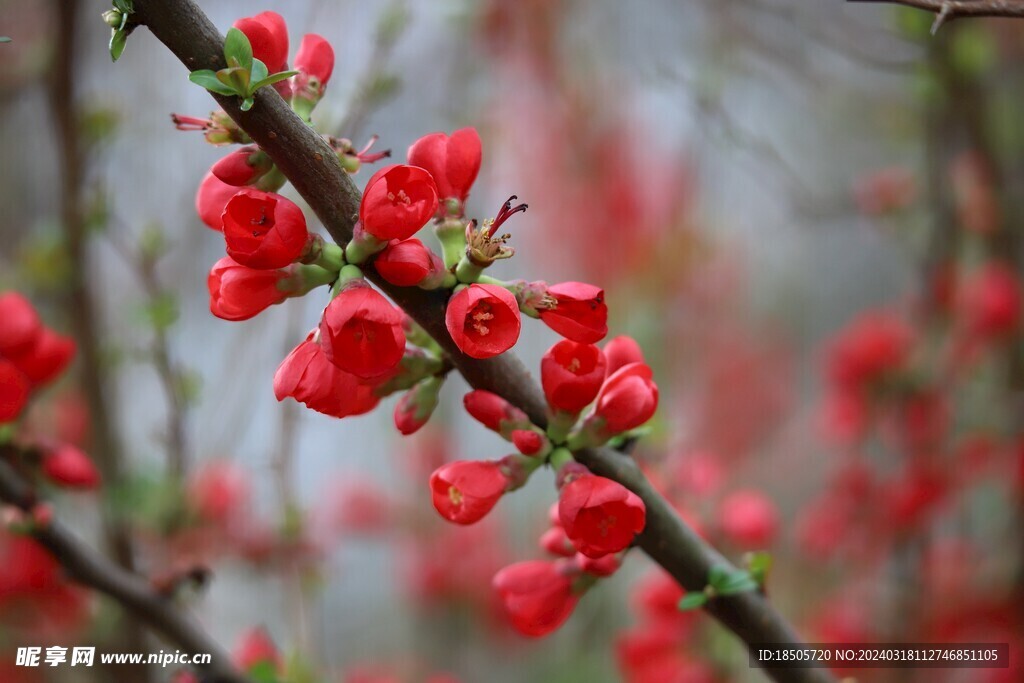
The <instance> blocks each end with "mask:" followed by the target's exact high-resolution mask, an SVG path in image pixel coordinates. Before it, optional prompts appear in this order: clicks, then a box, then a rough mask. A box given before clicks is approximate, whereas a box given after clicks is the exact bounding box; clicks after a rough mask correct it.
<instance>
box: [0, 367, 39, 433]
mask: <svg viewBox="0 0 1024 683" xmlns="http://www.w3.org/2000/svg"><path fill="white" fill-rule="evenodd" d="M30 389H31V385H30V384H29V381H28V378H27V377H25V375H24V373H22V371H21V370H19V369H18V368H17V366H15V365H14V363H12V362H10V361H8V360H5V359H3V358H0V424H3V423H4V422H10V421H11V420H13V419H14V418H16V417H18V416H19V415H21V411H22V410H23V409H24V408H25V404H26V403H28V395H29V390H30Z"/></svg>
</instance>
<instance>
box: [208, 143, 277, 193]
mask: <svg viewBox="0 0 1024 683" xmlns="http://www.w3.org/2000/svg"><path fill="white" fill-rule="evenodd" d="M273 166H274V162H273V161H271V160H270V157H269V156H267V154H266V153H265V152H263V151H261V150H260V148H259V147H255V146H253V145H247V146H245V147H240V148H239V149H236V150H235V151H234V152H231V153H230V154H228V155H227V156H226V157H224V158H222V159H221V160H220V161H218V162H217V163H215V164H214V165H213V166H212V167H211V168H210V173H212V174H213V175H215V176H217V178H218V179H219V180H220V181H221V182H224V183H227V184H228V185H231V186H233V187H242V186H244V185H251V184H252V183H254V182H256V181H257V180H259V179H260V178H262V177H263V176H264V175H266V173H267V171H269V170H270V169H271V168H273Z"/></svg>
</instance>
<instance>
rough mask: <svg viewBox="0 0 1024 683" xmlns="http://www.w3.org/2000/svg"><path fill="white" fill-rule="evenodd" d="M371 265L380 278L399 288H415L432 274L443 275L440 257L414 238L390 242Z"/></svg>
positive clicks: (442, 264)
mask: <svg viewBox="0 0 1024 683" xmlns="http://www.w3.org/2000/svg"><path fill="white" fill-rule="evenodd" d="M373 265H374V267H375V268H376V269H377V272H378V273H380V276H381V277H382V278H384V279H385V280H387V281H388V282H390V283H391V284H393V285H397V286H399V287H415V286H416V285H418V284H420V283H422V282H423V281H424V280H425V279H426V278H428V277H429V276H431V275H433V274H436V273H440V274H441V275H442V276H443V274H444V262H443V261H441V257H439V256H438V255H437V254H435V253H434V252H432V251H431V250H430V249H428V248H427V247H425V246H423V242H420V241H419V240H418V239H415V238H413V239H407V240H391V242H389V243H388V246H387V247H385V248H384V251H382V252H380V254H378V255H377V259H376V260H375V261H374V262H373Z"/></svg>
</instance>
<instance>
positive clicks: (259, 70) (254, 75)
mask: <svg viewBox="0 0 1024 683" xmlns="http://www.w3.org/2000/svg"><path fill="white" fill-rule="evenodd" d="M269 73H270V72H269V71H267V65H266V64H264V63H263V62H262V61H260V60H258V59H254V60H252V68H251V69H249V94H250V95H251V94H253V93H254V92H256V90H257V89H258V87H259V86H257V85H254V84H255V83H259V82H260V81H262V80H263V79H264V78H266V77H267V76H268V75H269Z"/></svg>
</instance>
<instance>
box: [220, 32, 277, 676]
mask: <svg viewBox="0 0 1024 683" xmlns="http://www.w3.org/2000/svg"><path fill="white" fill-rule="evenodd" d="M264 14H271V12H264ZM231 659H232V660H234V662H235V666H237V667H238V668H239V669H241V670H242V671H249V670H251V669H252V668H253V667H255V666H257V665H260V664H269V665H270V666H271V667H272V668H273V670H274V671H280V670H281V653H280V652H279V651H278V649H277V646H276V645H274V641H273V640H271V639H270V634H269V633H267V630H266V629H265V628H263V627H260V628H252V629H249V630H248V631H246V632H245V633H243V634H242V637H241V638H239V640H238V644H237V645H235V649H234V651H233V652H232V653H231Z"/></svg>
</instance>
